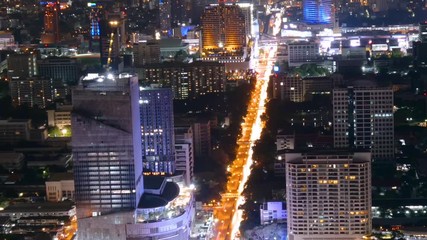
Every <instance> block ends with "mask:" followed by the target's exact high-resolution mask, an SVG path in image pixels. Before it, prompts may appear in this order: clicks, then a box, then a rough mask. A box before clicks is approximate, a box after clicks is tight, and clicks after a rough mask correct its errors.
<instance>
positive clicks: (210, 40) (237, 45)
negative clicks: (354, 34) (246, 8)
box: [201, 3, 247, 60]
mask: <svg viewBox="0 0 427 240" xmlns="http://www.w3.org/2000/svg"><path fill="white" fill-rule="evenodd" d="M245 26H246V25H245V15H244V14H243V11H242V9H240V7H239V6H238V5H225V4H224V3H221V4H219V5H213V6H208V7H206V9H205V11H204V13H203V16H202V18H201V28H202V31H201V33H202V34H201V52H202V58H204V59H208V60H209V59H210V58H218V57H224V56H226V57H231V58H233V57H238V56H240V57H241V56H242V55H243V53H244V48H245V47H246V34H247V33H246V27H245Z"/></svg>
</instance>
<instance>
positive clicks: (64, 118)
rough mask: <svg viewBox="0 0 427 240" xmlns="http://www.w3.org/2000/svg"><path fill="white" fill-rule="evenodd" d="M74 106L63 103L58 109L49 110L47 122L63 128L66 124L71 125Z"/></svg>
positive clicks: (52, 125)
mask: <svg viewBox="0 0 427 240" xmlns="http://www.w3.org/2000/svg"><path fill="white" fill-rule="evenodd" d="M72 108H73V106H71V105H62V106H57V108H56V109H50V110H47V111H46V112H47V122H48V125H49V126H51V127H58V128H59V129H63V128H64V127H65V126H71V110H72Z"/></svg>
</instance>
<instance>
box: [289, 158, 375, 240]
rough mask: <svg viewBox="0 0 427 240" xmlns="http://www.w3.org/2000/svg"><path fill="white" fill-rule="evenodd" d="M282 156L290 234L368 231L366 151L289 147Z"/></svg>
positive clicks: (335, 235) (300, 237)
mask: <svg viewBox="0 0 427 240" xmlns="http://www.w3.org/2000/svg"><path fill="white" fill-rule="evenodd" d="M284 158H285V162H286V196H287V211H288V221H287V222H288V238H289V239H290V240H307V239H310V240H316V239H318V240H321V239H322V240H323V239H346V240H349V239H354V240H356V239H362V238H363V236H364V235H366V234H369V233H370V232H371V227H372V226H371V154H370V153H369V152H354V153H349V152H347V151H335V150H333V151H330V152H309V153H297V152H289V153H286V154H285V157H284Z"/></svg>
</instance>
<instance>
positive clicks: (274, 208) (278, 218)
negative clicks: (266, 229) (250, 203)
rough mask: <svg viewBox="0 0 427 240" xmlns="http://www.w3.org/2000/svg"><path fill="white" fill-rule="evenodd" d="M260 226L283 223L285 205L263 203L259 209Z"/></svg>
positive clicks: (284, 220)
mask: <svg viewBox="0 0 427 240" xmlns="http://www.w3.org/2000/svg"><path fill="white" fill-rule="evenodd" d="M259 216H260V219H261V225H267V224H271V223H284V222H286V219H287V217H288V216H287V213H286V203H284V202H265V203H263V204H261V206H260V208H259Z"/></svg>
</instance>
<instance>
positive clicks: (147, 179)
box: [144, 176, 165, 189]
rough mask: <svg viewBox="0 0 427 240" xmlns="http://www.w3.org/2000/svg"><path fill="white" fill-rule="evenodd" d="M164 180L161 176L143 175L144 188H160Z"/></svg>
mask: <svg viewBox="0 0 427 240" xmlns="http://www.w3.org/2000/svg"><path fill="white" fill-rule="evenodd" d="M164 180H165V178H164V177H161V176H144V189H160V187H161V186H162V184H163V181H164Z"/></svg>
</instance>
